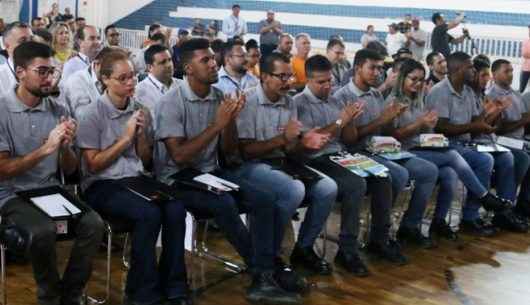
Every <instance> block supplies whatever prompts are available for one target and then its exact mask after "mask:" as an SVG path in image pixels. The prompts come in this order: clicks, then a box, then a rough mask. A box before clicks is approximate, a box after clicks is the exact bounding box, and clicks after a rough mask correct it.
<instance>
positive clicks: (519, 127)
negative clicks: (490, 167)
mask: <svg viewBox="0 0 530 305" xmlns="http://www.w3.org/2000/svg"><path fill="white" fill-rule="evenodd" d="M492 72H493V81H494V84H493V86H491V88H490V89H489V91H488V93H487V95H486V97H487V98H488V99H489V100H493V101H496V100H497V101H498V100H502V99H506V100H507V104H508V105H509V106H508V107H507V108H505V109H504V110H503V112H502V114H501V116H500V124H499V129H498V130H497V132H496V134H498V135H502V136H506V137H510V138H515V139H518V140H524V136H525V128H526V126H529V125H530V112H529V110H530V109H528V108H527V106H528V105H526V104H525V103H524V102H523V99H522V97H521V94H520V93H519V91H517V90H513V88H512V87H511V84H512V80H513V67H512V65H511V63H510V62H509V61H507V60H505V59H498V60H496V61H494V62H493V64H492ZM512 154H513V158H514V168H515V183H516V184H517V185H521V190H520V193H519V197H518V200H517V205H516V206H515V211H516V212H517V213H518V214H520V215H521V216H524V217H529V216H530V176H529V175H528V173H527V172H528V166H529V165H530V156H529V155H528V153H527V152H525V151H523V150H518V149H512Z"/></svg>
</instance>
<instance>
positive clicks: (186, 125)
mask: <svg viewBox="0 0 530 305" xmlns="http://www.w3.org/2000/svg"><path fill="white" fill-rule="evenodd" d="M222 100H223V93H222V92H221V91H220V90H219V89H217V88H215V87H211V88H210V93H209V94H208V95H207V96H206V97H205V98H200V97H198V96H197V95H196V94H195V93H194V92H193V91H192V89H191V88H190V86H189V83H188V81H183V82H181V83H180V84H179V85H178V86H177V87H175V88H173V89H171V90H170V91H168V92H167V93H166V94H165V95H164V96H163V97H162V98H161V99H160V102H159V103H158V104H157V105H156V107H155V115H156V120H155V121H156V127H155V141H156V145H155V172H156V174H157V177H158V179H160V180H162V181H164V182H167V183H169V182H171V181H172V179H171V178H170V176H171V175H173V174H175V173H176V172H178V171H179V170H180V169H182V168H185V167H192V168H194V169H197V170H200V171H203V172H211V171H213V170H215V169H217V168H218V166H219V162H218V155H217V154H218V142H219V136H216V137H215V138H214V139H213V140H212V141H211V142H210V143H209V144H208V146H206V148H205V149H203V150H202V151H200V152H199V153H198V154H197V155H196V156H195V158H194V159H193V160H192V161H191V162H190V164H187V165H186V166H178V165H177V164H175V162H174V161H173V159H172V157H171V156H170V155H169V152H168V151H167V150H166V146H165V144H164V140H165V139H167V138H184V139H188V140H190V139H193V138H195V137H197V136H198V135H200V134H201V133H202V132H203V131H204V130H205V129H206V128H208V127H209V126H210V125H212V124H213V123H214V121H215V117H216V114H217V108H218V107H219V105H220V104H221V102H222Z"/></svg>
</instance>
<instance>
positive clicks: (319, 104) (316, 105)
mask: <svg viewBox="0 0 530 305" xmlns="http://www.w3.org/2000/svg"><path fill="white" fill-rule="evenodd" d="M294 102H295V104H296V108H297V112H298V120H299V121H300V122H302V124H303V125H304V130H310V129H313V128H323V127H326V126H328V125H330V124H333V123H335V122H336V121H337V120H338V119H339V115H340V112H341V111H342V109H343V108H344V106H345V104H344V103H342V102H341V101H339V100H337V99H336V98H334V97H333V96H329V98H328V99H327V100H321V99H319V98H317V97H316V96H315V95H314V94H313V92H311V90H310V89H309V87H305V89H304V91H302V92H301V93H299V94H297V95H296V96H295V97H294ZM344 149H345V148H344V145H343V144H342V143H341V142H340V134H338V135H337V136H336V137H333V138H331V140H330V141H329V142H328V144H327V145H326V146H325V147H324V148H322V149H321V150H320V151H318V152H316V153H313V154H311V155H310V156H309V157H311V158H316V157H318V156H321V155H326V154H333V153H337V152H339V151H343V150H344Z"/></svg>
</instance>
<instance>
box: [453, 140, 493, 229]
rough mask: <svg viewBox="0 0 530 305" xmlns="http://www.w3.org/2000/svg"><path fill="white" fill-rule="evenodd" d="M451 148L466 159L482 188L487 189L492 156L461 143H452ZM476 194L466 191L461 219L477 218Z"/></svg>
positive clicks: (477, 204)
mask: <svg viewBox="0 0 530 305" xmlns="http://www.w3.org/2000/svg"><path fill="white" fill-rule="evenodd" d="M453 148H454V149H455V150H456V151H457V152H458V153H459V154H460V155H461V156H462V158H464V160H466V162H467V164H469V166H470V167H471V169H472V170H473V172H474V173H475V175H476V176H477V178H478V180H479V181H480V183H481V184H482V185H483V186H484V188H485V189H486V190H489V188H490V182H491V174H492V172H493V163H494V159H493V156H492V155H490V154H488V153H481V152H478V151H476V150H473V149H471V148H468V147H464V146H461V145H454V146H453ZM477 196H478V194H472V193H468V195H467V199H466V204H465V205H464V208H463V209H462V212H463V213H462V214H463V215H462V219H463V220H468V221H472V220H475V219H477V218H479V213H478V210H479V209H480V206H481V204H480V203H479V202H478V197H477Z"/></svg>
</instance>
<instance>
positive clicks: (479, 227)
mask: <svg viewBox="0 0 530 305" xmlns="http://www.w3.org/2000/svg"><path fill="white" fill-rule="evenodd" d="M460 229H461V230H462V231H464V232H465V233H468V234H471V235H475V236H480V237H491V236H493V235H495V234H496V233H497V229H496V228H495V227H494V226H490V225H488V224H485V223H484V221H482V219H480V218H477V219H475V220H462V222H460Z"/></svg>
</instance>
